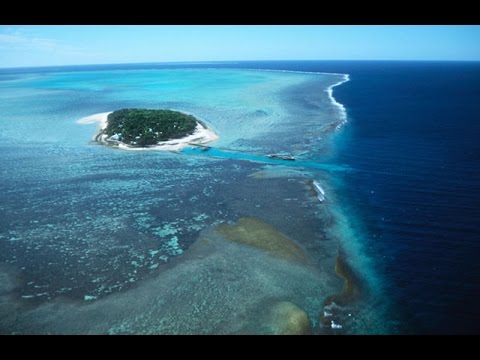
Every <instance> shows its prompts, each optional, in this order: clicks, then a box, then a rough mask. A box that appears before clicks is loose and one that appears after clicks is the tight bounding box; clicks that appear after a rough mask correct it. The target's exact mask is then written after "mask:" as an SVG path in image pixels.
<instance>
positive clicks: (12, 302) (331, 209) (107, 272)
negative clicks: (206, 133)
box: [0, 69, 387, 333]
mask: <svg viewBox="0 0 480 360" xmlns="http://www.w3.org/2000/svg"><path fill="white" fill-rule="evenodd" d="M7 75H8V74H7ZM7 75H3V74H0V147H1V153H2V156H1V158H0V183H1V186H2V203H1V205H0V211H1V212H2V217H1V218H0V261H1V265H0V273H1V277H0V280H1V281H0V282H1V283H2V286H1V287H0V298H1V307H0V329H1V332H3V333H12V332H19V333H31V332H33V333H278V332H279V331H280V330H278V329H280V328H281V326H280V325H279V324H278V321H277V320H275V319H277V318H278V316H277V315H268V314H270V313H271V314H276V313H275V311H276V310H272V309H276V308H277V305H278V304H279V303H282V302H291V303H293V304H295V305H296V306H298V307H300V308H302V309H303V310H304V311H305V312H306V314H307V316H308V318H309V322H310V325H311V328H312V330H311V331H313V332H314V333H330V332H338V333H383V332H386V331H387V326H386V325H384V324H383V317H384V309H383V307H381V306H379V304H380V303H384V302H383V300H382V295H381V287H380V286H379V283H380V282H379V280H378V277H377V276H376V275H375V272H374V270H373V267H372V266H371V264H370V263H369V261H368V257H365V252H364V249H363V248H362V246H361V242H360V241H358V238H359V236H358V234H356V233H355V231H354V230H353V228H352V226H351V222H350V221H348V217H347V216H346V215H345V212H344V210H343V209H342V206H341V203H342V199H341V193H339V192H338V191H337V188H338V186H337V183H336V180H335V174H336V173H337V172H341V173H345V172H348V171H352V169H349V168H348V167H347V166H344V165H342V164H335V163H334V162H332V158H333V157H332V153H333V152H334V150H333V148H332V141H333V140H332V139H333V137H334V136H333V135H332V134H333V132H334V129H335V128H336V127H337V126H338V125H339V124H340V123H341V122H342V121H343V120H342V118H341V113H340V112H339V110H338V107H336V106H335V105H334V104H333V103H332V101H331V98H330V97H329V96H328V93H327V91H326V89H327V87H328V86H332V85H333V84H336V83H338V82H339V81H341V80H342V79H343V77H342V76H341V75H328V74H300V73H285V72H267V71H259V70H236V69H150V70H143V69H132V70H108V69H103V70H101V71H100V70H90V71H75V72H73V71H61V72H37V73H35V72H30V73H21V74H17V75H15V76H16V77H15V78H14V79H12V77H11V76H7ZM2 76H4V78H3V79H2ZM124 107H145V108H172V109H177V110H182V111H188V112H191V113H193V114H194V115H195V116H197V117H199V118H200V119H202V120H204V121H205V122H206V123H207V124H208V125H209V126H211V127H212V128H213V129H214V130H215V131H216V132H217V133H218V134H219V136H220V139H219V140H218V141H216V142H215V143H212V144H211V145H212V146H213V147H214V149H211V150H210V151H207V152H201V151H198V150H196V149H186V150H184V151H183V152H181V153H166V152H128V151H122V150H118V149H113V148H107V147H103V146H101V145H97V144H93V143H91V141H90V140H91V138H92V136H93V134H94V133H95V129H96V125H94V124H92V125H79V124H77V121H78V120H79V119H81V118H82V117H85V116H88V115H91V114H94V113H99V112H105V111H112V110H115V109H120V108H124ZM340 131H341V130H340ZM337 133H338V131H337ZM335 136H338V134H337V135H335ZM225 149H228V150H225ZM276 152H287V153H291V154H293V155H295V156H296V157H297V161H295V162H292V163H288V162H285V161H283V162H282V161H278V160H271V159H268V158H265V156H264V155H265V154H268V153H276ZM313 180H317V181H318V182H319V183H320V184H321V185H322V187H323V188H324V189H325V191H326V201H324V202H320V201H319V200H318V197H317V195H318V194H316V193H315V191H314V189H313V187H312V181H313ZM242 218H253V219H256V220H255V221H257V222H253V225H251V226H250V227H247V228H244V229H242V228H240V229H239V230H238V231H240V232H239V233H242V234H245V233H247V234H253V235H251V236H253V237H255V240H258V239H263V237H265V238H266V239H267V238H268V239H271V238H273V239H278V238H283V236H286V237H288V238H289V239H290V241H292V242H293V243H294V244H297V245H296V246H299V247H300V249H301V251H302V253H303V254H305V255H304V258H303V259H304V260H302V262H301V263H296V262H292V261H289V260H285V259H283V258H281V257H280V258H279V257H278V256H275V253H269V251H265V249H263V250H262V249H261V248H260V249H259V248H257V247H255V246H251V245H245V244H242V243H241V242H238V239H237V240H235V239H234V240H232V239H228V238H226V237H225V236H222V235H221V234H220V233H219V232H218V231H216V229H217V226H218V225H221V224H230V225H231V226H235V224H237V222H238V221H239V219H242ZM272 227H273V229H275V230H272ZM279 233H281V234H283V235H279ZM235 236H237V235H235ZM235 236H233V238H235ZM238 236H240V235H238ZM242 236H244V235H242ZM265 241H266V240H265ZM339 251H340V252H342V253H344V254H346V258H347V259H349V262H350V263H351V265H352V267H353V269H354V271H355V272H356V273H357V275H358V276H357V277H356V278H357V279H358V283H361V284H362V285H361V287H362V289H363V291H362V297H361V298H360V299H359V300H358V299H357V300H356V301H352V302H351V303H349V302H347V303H345V304H339V305H340V306H338V307H333V308H332V307H331V306H330V307H329V308H328V309H327V310H324V306H325V305H326V302H327V301H328V299H329V297H331V296H332V295H334V294H339V293H341V292H342V289H343V286H344V283H343V280H342V279H341V278H340V277H338V276H337V275H336V274H335V271H334V269H335V261H336V258H337V255H338V254H339ZM325 311H326V312H327V313H328V312H330V313H332V314H333V315H328V314H327V316H325ZM259 314H262V315H261V316H260V315H259ZM285 316H287V315H285ZM322 316H323V318H322ZM333 318H334V319H335V321H336V322H337V323H338V324H342V325H341V326H342V328H332V326H331V325H332V322H331V320H332V319H333ZM322 319H323V320H322ZM322 321H323V322H322ZM280 332H281V331H280Z"/></svg>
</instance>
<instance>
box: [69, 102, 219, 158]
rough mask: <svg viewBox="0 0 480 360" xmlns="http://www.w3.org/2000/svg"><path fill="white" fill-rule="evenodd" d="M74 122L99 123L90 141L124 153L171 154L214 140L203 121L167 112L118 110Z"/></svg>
mask: <svg viewBox="0 0 480 360" xmlns="http://www.w3.org/2000/svg"><path fill="white" fill-rule="evenodd" d="M78 122H79V123H81V124H88V123H92V122H99V123H100V128H99V131H98V133H97V134H96V135H95V137H94V140H95V141H96V142H98V143H100V144H103V145H109V146H115V147H119V148H122V149H126V150H169V151H172V150H173V151H175V150H180V149H181V148H183V147H185V146H188V145H204V144H206V143H208V142H211V141H214V140H216V139H218V136H217V135H216V134H215V133H214V132H213V131H212V130H210V129H209V128H208V127H207V126H206V124H205V123H204V122H203V121H201V120H199V119H197V118H196V117H194V116H193V115H191V114H188V113H184V112H180V111H174V110H168V109H121V110H116V111H113V112H106V113H100V114H95V115H91V116H88V117H85V118H83V119H80V120H79V121H78Z"/></svg>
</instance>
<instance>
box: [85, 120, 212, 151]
mask: <svg viewBox="0 0 480 360" xmlns="http://www.w3.org/2000/svg"><path fill="white" fill-rule="evenodd" d="M111 113H112V111H110V112H103V113H98V114H93V115H90V116H87V117H84V118H81V119H80V120H78V121H77V123H78V124H82V125H85V124H92V123H98V124H99V128H98V131H97V134H95V136H94V137H93V140H95V141H98V142H100V143H102V144H105V145H112V142H109V141H107V138H108V136H107V135H106V134H100V132H101V131H102V130H104V129H105V128H106V127H107V117H108V115H109V114H111ZM218 138H219V137H218V135H217V134H216V133H215V132H213V131H212V130H210V129H209V128H208V127H206V126H205V125H203V124H201V123H198V124H197V127H196V129H195V131H194V133H193V134H191V135H188V136H185V137H183V138H180V139H175V140H167V141H162V142H159V143H158V144H157V145H152V146H147V147H133V146H130V145H127V144H124V143H122V142H116V143H117V145H118V148H119V149H124V150H138V151H145V150H160V151H179V150H181V149H183V148H184V147H187V146H189V145H205V144H207V143H210V142H212V141H215V140H217V139H218ZM113 144H114V143H113Z"/></svg>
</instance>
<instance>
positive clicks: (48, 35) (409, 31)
mask: <svg viewBox="0 0 480 360" xmlns="http://www.w3.org/2000/svg"><path fill="white" fill-rule="evenodd" d="M222 60H475V61H480V26H453V25H452V26H397V25H391V26H360V25H358V26H323V25H318V26H310V25H309V26H306V25H305V26H293V25H285V26H272V25H266V26H256V25H255V26H254V25H248V26H237V25H235V26H234V25H232V26H223V25H222V26H214V25H213V26H205V25H199V26H167V25H165V26H146V25H145V26H127V25H123V26H110V25H109V26H94V25H88V26H77V25H75V26H70V25H68V26H63V25H49V26H25V25H22V26H0V67H17V66H49V65H74V64H109V63H135V62H170V61H222Z"/></svg>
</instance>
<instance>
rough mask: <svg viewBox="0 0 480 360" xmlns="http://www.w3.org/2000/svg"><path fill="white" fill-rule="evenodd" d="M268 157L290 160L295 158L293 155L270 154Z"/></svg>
mask: <svg viewBox="0 0 480 360" xmlns="http://www.w3.org/2000/svg"><path fill="white" fill-rule="evenodd" d="M267 157H269V158H271V159H279V160H290V161H293V160H295V158H294V157H293V156H292V155H279V154H268V155H267Z"/></svg>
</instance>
